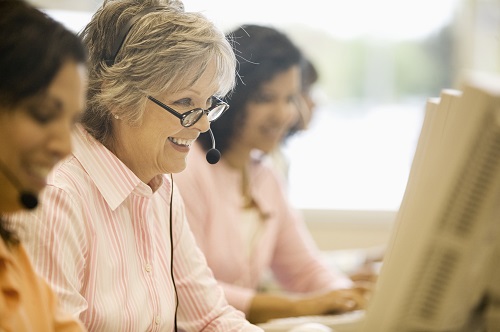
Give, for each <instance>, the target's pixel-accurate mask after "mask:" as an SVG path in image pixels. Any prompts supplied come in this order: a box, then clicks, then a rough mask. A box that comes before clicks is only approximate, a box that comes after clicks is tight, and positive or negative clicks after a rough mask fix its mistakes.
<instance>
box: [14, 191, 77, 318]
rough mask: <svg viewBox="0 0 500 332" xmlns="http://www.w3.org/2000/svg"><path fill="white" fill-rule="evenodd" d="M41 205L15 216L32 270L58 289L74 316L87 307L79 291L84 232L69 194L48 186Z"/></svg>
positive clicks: (59, 294) (64, 306) (68, 310)
mask: <svg viewBox="0 0 500 332" xmlns="http://www.w3.org/2000/svg"><path fill="white" fill-rule="evenodd" d="M41 201H42V205H41V206H40V207H39V208H38V209H37V210H35V211H34V212H31V213H22V214H19V215H16V216H14V221H15V223H16V225H17V226H19V227H20V231H21V232H22V233H23V234H24V236H23V243H24V246H25V248H26V250H27V252H28V254H29V255H30V257H31V259H32V261H33V265H34V268H35V270H36V271H37V272H38V273H39V274H40V275H42V276H43V277H44V278H45V279H46V280H47V281H48V283H49V285H50V286H51V288H52V289H54V290H55V291H56V292H57V295H58V299H59V301H60V305H61V307H62V308H63V309H64V310H65V311H66V312H69V313H70V314H72V315H73V316H75V317H78V315H79V314H80V313H81V312H83V311H84V310H85V309H86V308H87V301H86V300H85V299H84V297H83V296H82V295H81V294H80V289H81V287H82V279H81V278H82V276H83V274H84V263H83V261H84V257H83V253H84V252H85V251H86V247H85V238H86V237H85V232H84V230H83V227H82V224H81V223H80V222H79V221H80V220H82V217H81V215H79V214H78V213H77V212H76V211H78V209H77V208H76V206H75V204H74V203H73V201H72V200H71V196H70V195H69V194H68V193H67V192H64V191H63V190H61V189H59V188H56V187H54V186H47V187H46V189H45V190H44V193H43V196H42V197H41Z"/></svg>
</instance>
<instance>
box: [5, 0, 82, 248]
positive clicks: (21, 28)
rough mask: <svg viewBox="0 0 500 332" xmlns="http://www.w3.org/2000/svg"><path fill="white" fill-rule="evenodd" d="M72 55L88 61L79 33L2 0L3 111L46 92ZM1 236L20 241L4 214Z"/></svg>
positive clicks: (22, 5)
mask: <svg viewBox="0 0 500 332" xmlns="http://www.w3.org/2000/svg"><path fill="white" fill-rule="evenodd" d="M68 59H71V60H74V61H76V62H78V63H85V62H86V52H85V48H84V47H83V45H82V43H81V42H80V40H79V38H78V37H77V36H76V35H75V34H73V33H72V32H71V31H69V30H67V29H66V28H65V27H64V26H63V25H62V24H61V23H59V22H56V21H55V20H53V19H51V18H49V17H48V16H47V15H46V14H44V13H42V12H41V11H39V10H38V9H36V8H35V7H33V6H31V5H29V4H28V3H26V2H24V1H21V0H1V1H0V73H1V80H0V104H1V107H0V111H2V112H11V111H12V110H14V109H15V106H17V105H18V104H19V103H21V102H22V101H24V100H25V99H27V98H31V97H35V96H37V95H42V94H43V93H45V91H46V89H47V87H48V86H49V85H50V83H51V82H52V80H53V79H54V77H55V76H56V74H57V73H58V72H59V70H60V68H61V67H62V65H63V64H64V62H65V61H67V60H68ZM0 237H1V238H2V239H3V240H4V241H5V242H6V243H7V244H16V243H18V240H17V238H16V236H15V234H13V233H12V232H11V231H10V230H9V229H8V228H7V227H6V224H5V221H4V220H3V219H2V218H1V217H0Z"/></svg>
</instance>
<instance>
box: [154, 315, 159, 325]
mask: <svg viewBox="0 0 500 332" xmlns="http://www.w3.org/2000/svg"><path fill="white" fill-rule="evenodd" d="M155 324H156V325H159V324H160V316H156V317H155Z"/></svg>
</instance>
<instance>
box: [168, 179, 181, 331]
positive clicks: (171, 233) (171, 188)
mask: <svg viewBox="0 0 500 332" xmlns="http://www.w3.org/2000/svg"><path fill="white" fill-rule="evenodd" d="M170 184H171V187H170V213H169V215H170V225H169V227H170V277H171V278H172V284H173V285H174V292H175V312H174V331H175V332H177V307H179V296H178V295H177V287H176V286H175V278H174V236H173V231H172V228H173V227H172V220H173V219H172V201H173V198H174V177H173V175H172V174H170Z"/></svg>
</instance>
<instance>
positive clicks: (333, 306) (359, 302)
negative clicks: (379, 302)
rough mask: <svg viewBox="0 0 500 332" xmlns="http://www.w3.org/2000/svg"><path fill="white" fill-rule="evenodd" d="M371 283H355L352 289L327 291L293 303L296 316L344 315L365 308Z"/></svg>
mask: <svg viewBox="0 0 500 332" xmlns="http://www.w3.org/2000/svg"><path fill="white" fill-rule="evenodd" d="M371 290H372V284H371V283H356V284H355V285H354V287H353V288H349V289H339V290H334V291H328V292H326V293H322V294H318V295H313V296H308V297H307V298H302V299H299V300H297V301H296V302H295V311H296V316H311V315H313V316H314V315H325V314H336V313H344V312H348V311H353V310H359V309H364V308H365V307H366V304H367V301H368V298H369V294H370V293H371Z"/></svg>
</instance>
